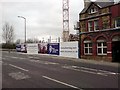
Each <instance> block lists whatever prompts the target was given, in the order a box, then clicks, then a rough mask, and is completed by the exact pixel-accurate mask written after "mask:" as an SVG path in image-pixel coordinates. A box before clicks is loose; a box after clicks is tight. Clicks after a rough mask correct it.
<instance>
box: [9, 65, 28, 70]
mask: <svg viewBox="0 0 120 90" xmlns="http://www.w3.org/2000/svg"><path fill="white" fill-rule="evenodd" d="M9 65H10V66H12V67H14V68H17V69H20V70H23V71H26V72H28V71H29V70H27V69H24V68H21V67H18V66H15V65H13V64H9Z"/></svg>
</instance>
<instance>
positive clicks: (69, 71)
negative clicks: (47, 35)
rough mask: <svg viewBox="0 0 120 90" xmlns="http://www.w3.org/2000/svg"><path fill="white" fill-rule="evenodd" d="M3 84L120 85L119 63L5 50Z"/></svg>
mask: <svg viewBox="0 0 120 90" xmlns="http://www.w3.org/2000/svg"><path fill="white" fill-rule="evenodd" d="M1 58H2V61H0V65H2V88H39V89H40V88H69V89H80V90H85V89H87V88H116V89H118V88H119V86H118V84H119V70H118V66H109V65H98V64H92V63H85V62H77V61H74V59H73V60H69V58H68V59H67V58H60V57H51V56H46V55H27V54H20V53H8V52H2V57H1Z"/></svg>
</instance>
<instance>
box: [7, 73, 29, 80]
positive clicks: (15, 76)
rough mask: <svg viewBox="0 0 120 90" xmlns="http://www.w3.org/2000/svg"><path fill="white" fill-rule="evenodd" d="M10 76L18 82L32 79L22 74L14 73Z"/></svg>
mask: <svg viewBox="0 0 120 90" xmlns="http://www.w3.org/2000/svg"><path fill="white" fill-rule="evenodd" d="M8 75H9V76H11V77H12V78H14V79H16V80H24V79H28V78H30V77H29V76H28V75H25V74H24V73H22V72H12V73H9V74H8Z"/></svg>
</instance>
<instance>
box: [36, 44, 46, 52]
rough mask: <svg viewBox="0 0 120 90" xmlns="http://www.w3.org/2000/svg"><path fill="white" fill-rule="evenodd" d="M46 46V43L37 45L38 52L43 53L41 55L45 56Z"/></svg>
mask: <svg viewBox="0 0 120 90" xmlns="http://www.w3.org/2000/svg"><path fill="white" fill-rule="evenodd" d="M47 44H48V43H39V44H38V52H39V53H43V54H47Z"/></svg>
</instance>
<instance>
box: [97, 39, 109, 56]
mask: <svg viewBox="0 0 120 90" xmlns="http://www.w3.org/2000/svg"><path fill="white" fill-rule="evenodd" d="M104 42H105V41H104ZM104 42H100V41H98V42H97V55H107V52H106V53H103V49H104V48H106V49H107V45H106V46H103V43H104ZM98 43H101V46H98ZM106 43H107V42H106ZM98 48H101V50H102V53H98Z"/></svg>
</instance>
